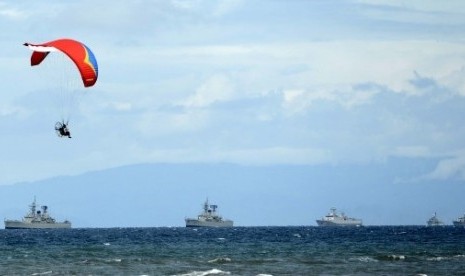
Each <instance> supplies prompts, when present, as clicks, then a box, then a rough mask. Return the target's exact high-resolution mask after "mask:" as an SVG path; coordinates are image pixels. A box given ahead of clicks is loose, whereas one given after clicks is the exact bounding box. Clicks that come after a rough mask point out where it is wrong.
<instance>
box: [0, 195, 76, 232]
mask: <svg viewBox="0 0 465 276" xmlns="http://www.w3.org/2000/svg"><path fill="white" fill-rule="evenodd" d="M29 207H30V210H29V213H27V214H26V215H25V216H24V218H23V219H22V220H9V219H5V229H50V228H71V222H69V221H67V220H65V221H63V222H57V221H55V219H54V218H52V217H51V216H50V215H49V213H48V207H47V206H41V209H42V211H41V210H37V211H36V207H37V205H36V199H35V198H34V201H33V202H32V204H31V205H29Z"/></svg>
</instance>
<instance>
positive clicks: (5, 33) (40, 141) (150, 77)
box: [0, 0, 465, 185]
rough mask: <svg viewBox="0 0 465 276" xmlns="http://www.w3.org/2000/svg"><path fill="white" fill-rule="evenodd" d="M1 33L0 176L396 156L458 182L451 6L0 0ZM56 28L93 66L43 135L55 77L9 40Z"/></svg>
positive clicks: (459, 56)
mask: <svg viewBox="0 0 465 276" xmlns="http://www.w3.org/2000/svg"><path fill="white" fill-rule="evenodd" d="M0 29H1V32H0V45H1V46H2V51H1V52H0V78H1V80H2V82H1V83H2V88H1V92H0V93H1V97H0V133H1V134H0V141H1V142H0V152H1V154H0V185H7V184H13V183H16V182H21V181H36V180H40V179H44V178H48V177H54V176H57V175H75V174H81V173H85V172H88V171H94V170H101V169H107V168H113V167H117V166H124V165H131V164H138V163H186V162H190V163H219V162H226V163H233V164H240V165H245V166H250V165H253V166H257V165H259V166H263V165H322V164H323V165H324V164H329V165H331V164H372V163H382V162H386V160H388V159H389V158H393V157H394V158H434V159H437V160H439V161H438V163H437V165H436V166H435V167H434V168H433V169H431V170H430V171H429V172H427V173H425V174H423V175H419V176H418V177H419V178H421V179H440V180H447V179H453V180H463V179H465V139H464V138H465V124H464V123H463V120H464V118H465V67H464V66H465V2H464V1H454V0H450V1H435V0H431V1H429V0H421V1H420V0H418V1H414V0H412V1H396V0H392V1H387V0H386V1H383V0H380V1H374V0H340V1H331V0H325V1H323V0H321V1H302V0H267V1H264V0H263V1H258V0H247V1H246V0H223V1H210V0H192V1H181V0H171V1H170V0H163V1H162V0H160V1H155V0H154V1H130V2H128V1H120V0H111V1H108V0H102V1H88V0H79V1H77V0H76V1H74V0H67V1H51V0H44V1H31V0H24V1H1V0H0ZM63 37H67V38H73V39H76V40H79V41H82V42H84V43H85V44H86V45H87V46H88V47H89V48H91V49H92V51H93V52H94V54H95V56H96V59H97V62H98V64H99V79H98V81H97V83H96V85H95V86H93V87H91V88H86V89H84V88H81V87H77V88H73V90H72V92H73V93H75V92H76V93H78V94H79V97H78V100H76V102H74V105H73V106H72V107H70V115H71V116H70V123H69V126H70V130H71V132H72V135H73V138H72V139H60V138H59V137H57V136H56V134H55V133H54V129H53V127H54V125H55V122H56V121H59V120H61V117H62V116H63V114H62V113H60V108H61V107H60V103H57V102H58V100H57V95H56V94H57V93H56V92H57V89H60V87H59V86H57V83H59V81H54V78H53V77H49V76H45V75H44V74H42V73H40V72H39V71H40V70H39V69H37V68H32V67H31V66H29V59H30V54H31V52H30V50H29V49H27V48H26V47H24V46H22V44H23V43H24V42H30V43H42V42H46V41H51V40H54V39H57V38H63ZM47 70H48V71H47ZM43 71H45V72H46V74H48V73H51V74H52V75H54V73H55V71H54V70H53V69H50V68H48V69H47V68H44V70H43ZM61 85H62V86H64V85H63V84H61ZM75 90H77V91H75ZM71 111H72V112H71Z"/></svg>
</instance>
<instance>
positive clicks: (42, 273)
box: [31, 270, 53, 275]
mask: <svg viewBox="0 0 465 276" xmlns="http://www.w3.org/2000/svg"><path fill="white" fill-rule="evenodd" d="M52 273H53V271H51V270H50V271H45V272H37V273H32V274H31V275H47V274H52Z"/></svg>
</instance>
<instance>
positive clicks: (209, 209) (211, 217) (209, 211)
mask: <svg viewBox="0 0 465 276" xmlns="http://www.w3.org/2000/svg"><path fill="white" fill-rule="evenodd" d="M217 209H218V205H209V203H208V198H207V200H206V201H205V203H204V204H203V212H202V213H200V214H199V215H198V216H197V218H186V219H185V221H186V227H233V221H232V220H229V219H223V217H222V216H220V215H219V214H218V213H217V211H216V210H217Z"/></svg>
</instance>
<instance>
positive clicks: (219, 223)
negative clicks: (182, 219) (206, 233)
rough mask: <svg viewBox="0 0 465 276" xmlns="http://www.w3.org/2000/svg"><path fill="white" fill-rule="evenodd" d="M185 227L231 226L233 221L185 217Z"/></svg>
mask: <svg viewBox="0 0 465 276" xmlns="http://www.w3.org/2000/svg"><path fill="white" fill-rule="evenodd" d="M186 227H233V222H232V221H230V220H227V221H199V220H196V219H186Z"/></svg>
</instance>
